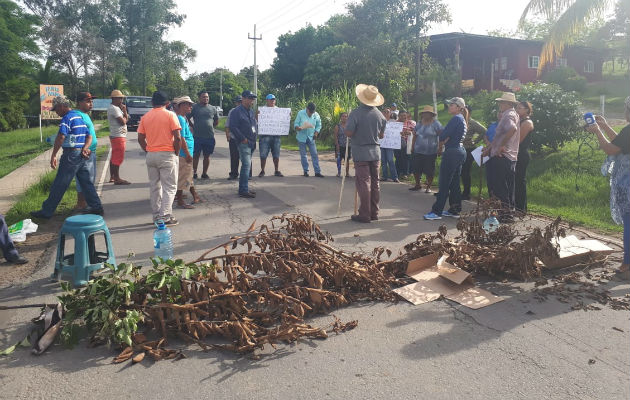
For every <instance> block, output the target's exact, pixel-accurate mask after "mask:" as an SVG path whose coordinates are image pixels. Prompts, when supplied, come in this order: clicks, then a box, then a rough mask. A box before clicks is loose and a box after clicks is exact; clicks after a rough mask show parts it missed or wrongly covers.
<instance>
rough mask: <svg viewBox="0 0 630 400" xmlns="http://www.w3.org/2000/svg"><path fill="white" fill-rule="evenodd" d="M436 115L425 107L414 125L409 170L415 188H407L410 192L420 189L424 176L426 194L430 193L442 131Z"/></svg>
mask: <svg viewBox="0 0 630 400" xmlns="http://www.w3.org/2000/svg"><path fill="white" fill-rule="evenodd" d="M436 116H437V114H436V113H435V111H433V107H431V106H426V107H424V108H423V109H422V111H421V112H420V121H419V122H418V124H417V125H416V129H415V135H414V137H413V141H412V145H411V147H412V149H413V153H412V155H411V168H412V170H413V176H414V178H415V179H416V186H414V187H412V188H409V190H412V191H418V190H420V189H422V185H421V183H420V178H422V174H424V175H425V176H426V178H427V187H426V189H425V192H426V193H431V184H432V183H433V175H434V174H435V160H436V159H437V152H438V141H439V135H440V133H442V130H444V127H443V126H442V124H441V123H440V121H438V120H436V119H435V117H436Z"/></svg>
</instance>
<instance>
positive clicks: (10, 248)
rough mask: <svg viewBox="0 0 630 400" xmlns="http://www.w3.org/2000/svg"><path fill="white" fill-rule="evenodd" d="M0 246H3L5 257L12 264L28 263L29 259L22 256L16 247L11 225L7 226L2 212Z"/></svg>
mask: <svg viewBox="0 0 630 400" xmlns="http://www.w3.org/2000/svg"><path fill="white" fill-rule="evenodd" d="M0 247H1V248H2V254H3V255H4V258H5V259H6V260H7V261H8V262H10V263H11V264H26V263H27V262H28V260H27V259H26V258H24V257H22V256H21V255H20V254H19V253H18V251H17V249H16V248H15V245H14V244H13V241H12V240H11V237H10V236H9V227H8V226H7V222H6V221H5V220H4V215H2V214H0Z"/></svg>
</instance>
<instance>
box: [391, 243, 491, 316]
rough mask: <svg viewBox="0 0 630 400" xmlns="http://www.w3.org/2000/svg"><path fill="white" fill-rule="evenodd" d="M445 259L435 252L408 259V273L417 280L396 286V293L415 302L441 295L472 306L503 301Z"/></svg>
mask: <svg viewBox="0 0 630 400" xmlns="http://www.w3.org/2000/svg"><path fill="white" fill-rule="evenodd" d="M446 258H447V257H446V256H442V257H440V256H439V254H437V253H434V254H430V255H428V256H425V257H420V258H416V259H415V260H411V261H409V264H408V265H407V275H409V276H410V277H411V278H413V279H414V280H416V281H418V282H417V283H412V284H410V285H407V286H403V287H401V288H398V289H394V292H395V293H397V294H398V295H400V296H401V297H403V298H404V299H405V300H407V301H409V302H410V303H412V304H414V305H418V304H423V303H427V302H429V301H433V300H437V299H439V298H440V297H442V296H444V297H446V298H447V299H449V300H453V301H456V302H458V303H460V304H462V305H465V306H466V307H469V308H472V309H478V308H482V307H486V306H489V305H491V304H494V303H498V302H499V301H503V299H502V298H501V297H497V296H495V295H493V294H492V293H490V292H488V291H487V290H483V289H480V288H477V287H475V286H474V284H473V282H472V278H471V276H470V274H469V273H468V272H466V271H464V270H462V269H460V268H457V267H456V266H454V265H452V264H449V263H447V262H446Z"/></svg>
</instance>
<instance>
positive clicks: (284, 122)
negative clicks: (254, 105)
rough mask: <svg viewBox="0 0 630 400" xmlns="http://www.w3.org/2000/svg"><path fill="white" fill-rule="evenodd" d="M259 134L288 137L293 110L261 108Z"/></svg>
mask: <svg viewBox="0 0 630 400" xmlns="http://www.w3.org/2000/svg"><path fill="white" fill-rule="evenodd" d="M258 111H260V114H258V134H259V135H273V136H283V135H284V136H286V135H288V134H289V128H290V126H291V109H290V108H280V107H260V108H259V109H258Z"/></svg>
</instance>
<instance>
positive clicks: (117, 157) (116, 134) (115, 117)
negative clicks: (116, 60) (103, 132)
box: [107, 89, 129, 185]
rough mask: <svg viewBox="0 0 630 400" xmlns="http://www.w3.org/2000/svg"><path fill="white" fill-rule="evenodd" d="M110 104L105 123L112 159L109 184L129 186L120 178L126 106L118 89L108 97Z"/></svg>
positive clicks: (125, 144) (124, 138) (125, 142)
mask: <svg viewBox="0 0 630 400" xmlns="http://www.w3.org/2000/svg"><path fill="white" fill-rule="evenodd" d="M110 97H111V99H112V104H110V105H109V107H108V108H107V122H108V123H109V141H110V144H111V149H112V158H111V160H110V162H109V173H110V179H109V181H110V182H114V185H129V182H128V181H126V180H124V179H122V178H121V177H120V166H121V165H122V163H123V160H124V159H125V148H126V147H127V121H129V114H127V106H125V104H124V103H123V101H124V100H125V95H124V94H123V93H122V92H121V91H120V90H118V89H116V90H114V91H112V93H111V95H110Z"/></svg>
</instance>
